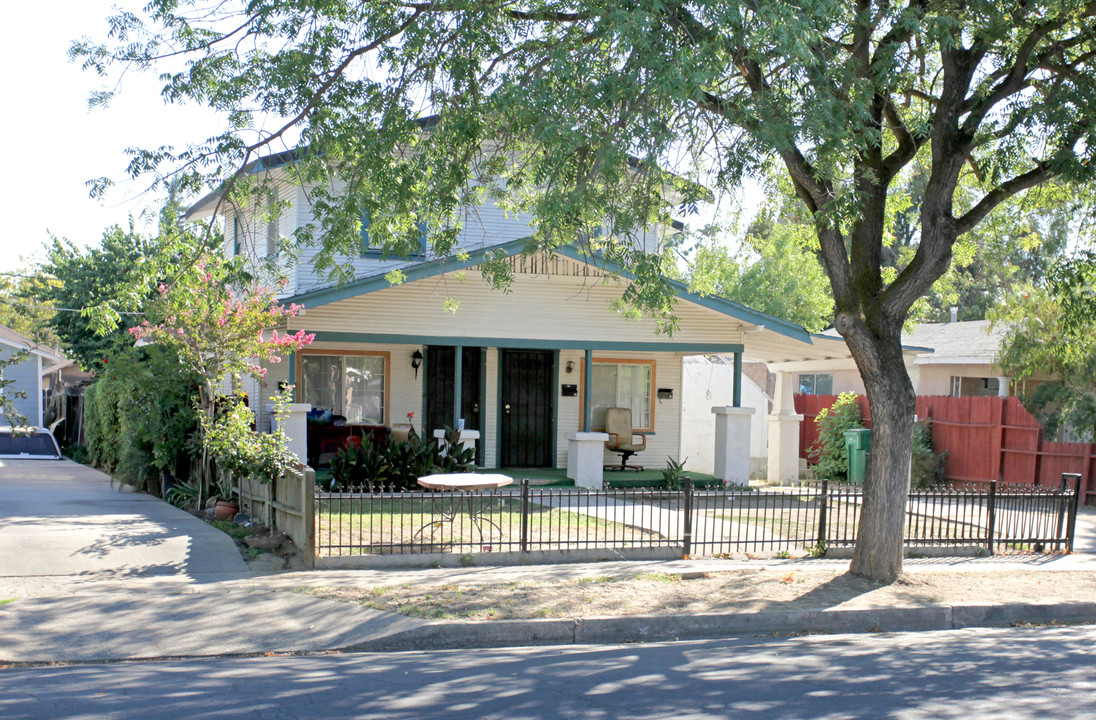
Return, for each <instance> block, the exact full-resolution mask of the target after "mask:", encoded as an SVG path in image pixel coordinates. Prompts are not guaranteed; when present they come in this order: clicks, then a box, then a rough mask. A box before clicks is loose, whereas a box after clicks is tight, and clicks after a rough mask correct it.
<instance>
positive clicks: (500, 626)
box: [0, 554, 1096, 663]
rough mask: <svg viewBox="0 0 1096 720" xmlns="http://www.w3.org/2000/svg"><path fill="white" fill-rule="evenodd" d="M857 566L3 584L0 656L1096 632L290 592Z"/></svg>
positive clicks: (986, 619) (1006, 607)
mask: <svg viewBox="0 0 1096 720" xmlns="http://www.w3.org/2000/svg"><path fill="white" fill-rule="evenodd" d="M847 566H848V561H839V560H825V559H823V560H784V561H780V560H778V561H748V562H735V561H728V560H718V559H703V560H678V561H649V562H644V561H620V562H601V563H583V564H568V565H526V566H513V567H473V568H461V569H433V568H430V569H401V570H342V571H321V572H289V573H280V574H273V575H244V576H239V577H235V578H232V579H219V580H214V581H210V580H208V579H203V578H191V577H188V576H185V575H174V576H162V577H148V576H144V577H141V576H122V577H120V576H110V575H98V576H96V575H86V576H81V577H76V578H62V577H38V578H0V601H3V600H5V599H12V598H14V601H13V602H9V603H7V604H5V605H3V606H0V660H3V661H7V662H28V663H34V662H59V661H95V660H120V659H142V658H160V657H187V656H216V655H228V654H263V653H280V652H305V653H307V652H320V651H325V650H425V649H438V648H457V647H463V648H473V647H499V646H518V645H539V644H569V643H621V642H643V641H653V640H672V639H686V638H718V637H730V636H736V635H744V634H745V635H754V634H769V633H802V632H879V631H888V632H889V631H911V630H939V629H948V628H958V627H977V626H1000V625H1008V624H1011V623H1014V622H1032V623H1046V622H1062V623H1077V622H1096V603H1069V604H1031V603H1007V602H1005V603H994V604H977V605H963V606H950V605H938V606H929V607H924V606H921V607H904V608H903V607H872V608H864V609H855V610H849V609H825V610H780V611H766V612H743V613H733V614H712V615H683V614H679V615H657V616H651V615H648V616H624V617H615V618H594V619H581V620H580V619H569V618H567V619H546V620H493V621H488V622H470V621H441V622H434V621H430V622H428V621H424V620H419V619H415V618H410V617H405V616H402V615H394V614H391V613H385V612H381V611H378V610H372V609H368V608H363V607H361V606H357V605H352V604H348V603H340V602H336V601H333V600H325V599H317V598H313V597H310V596H308V595H304V594H301V593H299V592H294V591H295V590H300V589H304V588H316V587H381V586H386V587H393V586H398V585H403V584H411V585H439V584H460V583H496V582H497V583H508V582H513V581H516V580H531V579H536V580H543V581H560V580H573V579H578V578H582V577H593V576H604V575H609V576H620V577H624V576H630V575H634V574H637V573H650V572H718V571H726V570H734V569H742V568H748V569H761V568H772V569H780V570H781V571H791V570H795V569H802V570H807V569H832V570H835V571H842V570H844V569H845V568H847ZM906 568H907V570H908V571H909V572H911V573H918V572H926V571H935V570H952V571H962V572H978V573H994V572H1007V571H1009V570H1028V571H1030V570H1039V571H1045V572H1055V571H1062V570H1086V571H1093V572H1096V556H1092V555H1088V554H1084V555H1080V554H1075V555H1071V556H1055V557H1049V556H1024V557H1020V558H1009V557H994V558H935V559H911V560H909V561H907V564H906Z"/></svg>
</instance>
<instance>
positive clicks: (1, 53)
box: [0, 0, 220, 272]
mask: <svg viewBox="0 0 1096 720" xmlns="http://www.w3.org/2000/svg"><path fill="white" fill-rule="evenodd" d="M115 5H118V6H122V7H126V8H129V9H139V8H140V6H141V5H142V2H133V1H132V0H59V1H58V2H50V3H8V4H6V6H5V8H4V23H3V30H0V33H2V36H0V37H2V38H3V40H2V42H0V67H3V68H5V71H4V76H3V82H2V86H0V87H2V88H3V95H4V97H5V103H4V104H5V111H4V112H2V113H0V127H2V128H3V134H4V136H5V137H6V138H7V146H6V147H5V148H4V151H3V154H4V158H5V161H6V162H5V172H4V173H2V175H0V183H2V185H0V189H2V191H3V194H2V195H0V197H3V205H4V209H5V213H4V214H5V223H4V225H3V229H2V230H0V272H12V271H15V270H17V269H22V268H25V267H26V266H27V263H28V262H33V261H36V260H41V259H42V258H43V257H44V252H43V248H44V246H45V245H46V244H47V243H48V242H49V233H53V234H54V235H57V236H60V237H65V238H68V239H69V240H71V241H72V242H74V243H76V244H78V245H81V246H84V245H87V244H88V243H91V244H97V243H98V241H99V238H100V237H101V236H102V233H103V230H104V229H106V228H107V227H109V226H111V225H114V224H120V225H123V226H125V225H126V224H127V223H128V222H129V216H130V214H131V213H140V211H141V210H142V209H144V208H145V207H156V206H157V205H158V202H157V198H155V197H149V196H148V195H147V194H144V193H143V192H142V191H143V190H144V187H143V186H141V185H137V184H133V183H127V182H124V179H125V167H126V164H127V162H128V156H127V155H126V153H125V150H126V148H127V147H134V146H138V147H150V146H151V147H156V146H159V145H163V144H173V145H175V146H176V147H181V146H182V145H184V144H185V143H186V141H187V140H188V139H190V140H193V139H202V138H205V137H208V136H210V135H212V134H214V133H215V132H217V131H218V130H219V128H220V124H219V123H218V121H217V118H216V116H215V115H214V114H213V113H212V112H210V111H208V110H206V109H204V108H187V107H182V108H180V107H175V106H173V107H168V106H165V105H164V103H163V101H162V100H161V99H160V97H159V86H158V84H157V83H156V82H155V78H154V77H152V76H149V77H145V76H132V75H131V76H129V77H127V78H125V82H124V83H123V86H122V87H123V92H122V95H121V97H119V98H117V99H116V100H115V101H114V102H113V103H112V104H111V106H110V107H109V108H106V109H102V108H100V109H95V110H89V109H88V106H87V99H88V95H89V93H90V92H91V91H92V90H95V89H101V88H104V87H106V86H107V84H108V83H107V82H105V81H104V80H102V79H101V78H99V77H98V76H97V75H96V74H95V73H94V72H90V71H83V70H82V69H81V68H80V65H79V63H73V62H69V60H68V57H67V51H68V47H69V44H70V43H71V42H72V41H73V40H76V39H79V38H80V37H82V36H85V35H87V36H91V37H93V38H97V39H103V38H105V37H106V33H107V24H106V20H105V18H106V17H107V16H108V15H109V14H110V13H111V8H112V7H113V6H115ZM101 176H108V177H111V178H113V179H115V180H116V181H117V182H118V186H117V187H116V188H114V189H112V190H111V191H109V192H108V195H107V196H106V197H105V198H104V200H103V201H98V200H92V199H90V198H89V197H88V188H87V186H86V184H85V183H86V182H87V181H88V180H90V179H92V178H96V177H101Z"/></svg>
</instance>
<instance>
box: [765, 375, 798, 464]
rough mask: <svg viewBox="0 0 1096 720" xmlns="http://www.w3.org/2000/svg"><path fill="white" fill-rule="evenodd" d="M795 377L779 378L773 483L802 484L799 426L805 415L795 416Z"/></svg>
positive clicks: (772, 434)
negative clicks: (798, 482) (800, 480)
mask: <svg viewBox="0 0 1096 720" xmlns="http://www.w3.org/2000/svg"><path fill="white" fill-rule="evenodd" d="M794 379H795V376H794V375H793V374H792V373H789V372H778V373H777V374H776V397H775V398H774V399H773V412H772V414H771V415H769V417H768V418H767V419H768V421H769V474H768V480H769V482H771V483H785V482H797V481H798V480H799V423H801V422H802V421H803V416H802V415H796V414H795V397H794V395H795V385H794V384H793V381H794Z"/></svg>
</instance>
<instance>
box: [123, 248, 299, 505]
mask: <svg viewBox="0 0 1096 720" xmlns="http://www.w3.org/2000/svg"><path fill="white" fill-rule="evenodd" d="M233 279H240V275H239V273H238V268H237V267H236V266H235V265H234V264H233V263H232V262H231V261H228V260H226V259H224V258H222V257H220V256H217V255H211V254H210V255H204V256H201V257H199V258H198V259H197V260H196V261H195V262H194V264H193V265H192V266H190V267H189V268H186V269H185V270H184V271H182V272H181V273H180V275H178V276H177V277H176V278H175V280H174V282H173V283H172V284H171V285H170V286H169V285H166V284H161V285H160V286H159V296H158V297H157V298H156V299H155V300H154V301H153V302H152V303H151V307H149V308H148V311H147V315H148V316H149V317H150V318H152V319H148V320H145V321H143V322H142V323H141V324H139V325H137V326H135V327H133V328H131V329H130V333H131V334H132V335H133V336H134V337H135V338H137V339H139V340H145V341H148V342H154V343H162V344H164V345H166V346H169V347H171V348H172V349H173V350H174V351H175V353H176V354H177V356H178V359H179V363H180V364H181V365H182V366H183V367H184V368H185V369H186V370H188V371H190V372H192V373H194V375H195V376H196V377H198V378H199V379H200V382H199V389H198V395H197V397H195V398H194V403H195V407H196V409H197V411H198V418H199V428H200V436H201V442H202V450H203V453H202V454H203V456H202V462H201V489H202V492H203V494H205V493H207V492H208V491H209V489H210V485H211V481H212V474H211V471H210V467H209V463H208V460H209V458H210V457H211V456H212V457H213V458H214V459H216V460H217V461H218V462H219V464H220V465H221V466H222V467H225V468H231V469H236V470H239V469H241V468H244V467H246V466H248V464H249V463H250V464H256V463H255V462H253V461H254V460H255V459H256V458H259V459H261V461H262V462H260V463H258V464H260V465H262V467H263V468H264V473H263V474H264V476H265V477H264V479H266V480H269V479H272V476H273V475H276V474H277V473H276V472H273V471H270V468H271V463H272V462H273V463H274V464H278V463H280V469H281V470H282V471H284V470H285V469H286V467H285V466H287V464H288V462H289V460H288V458H289V454H288V452H287V451H286V449H285V438H284V436H283V435H281V434H274V435H271V436H270V438H271V440H272V441H273V442H274V444H275V446H272V447H268V445H270V442H267V441H266V439H264V438H260V437H258V434H257V433H255V432H254V431H252V430H251V429H250V425H251V422H250V420H248V421H247V422H244V421H243V420H242V415H241V413H242V412H243V410H242V409H241V408H239V407H238V405H239V401H238V400H239V399H238V398H234V397H233V396H232V393H222V392H221V387H222V383H224V382H225V381H226V379H231V380H232V381H233V382H234V383H237V382H238V381H239V380H240V378H242V377H243V376H244V375H251V376H253V377H256V378H259V379H260V380H262V378H264V377H265V376H266V368H265V367H263V363H264V362H265V363H279V362H281V356H282V354H283V353H292V352H295V351H297V350H299V349H300V348H302V347H304V346H306V345H308V344H310V343H311V342H312V340H313V339H314V337H315V336H314V335H311V334H307V333H305V332H304V331H303V330H299V331H297V332H296V333H289V332H288V331H286V332H283V333H281V334H279V333H278V331H277V329H276V328H278V327H280V326H284V325H285V323H286V321H287V320H288V319H289V318H291V317H294V316H295V315H297V313H298V312H300V310H301V306H300V305H296V304H291V305H289V306H284V305H282V304H280V303H279V302H278V300H277V295H276V290H275V288H272V287H267V286H261V285H257V284H251V285H247V286H244V287H243V288H242V289H235V288H234V287H233V285H232V284H231V281H232V280H233ZM247 412H248V413H250V411H247ZM278 445H280V446H278ZM277 469H278V468H275V470H277ZM268 471H269V472H268Z"/></svg>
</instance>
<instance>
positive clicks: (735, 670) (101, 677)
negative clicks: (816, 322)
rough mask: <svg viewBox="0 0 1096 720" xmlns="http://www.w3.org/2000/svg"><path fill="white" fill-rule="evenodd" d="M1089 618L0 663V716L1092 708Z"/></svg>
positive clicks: (926, 713) (1092, 712)
mask: <svg viewBox="0 0 1096 720" xmlns="http://www.w3.org/2000/svg"><path fill="white" fill-rule="evenodd" d="M1094 641H1096V628H1093V627H1068V628H1060V627H1053V628H1048V627H1042V628H1004V629H988V630H987V629H979V630H974V629H972V630H953V631H944V632H925V633H902V634H882V635H880V634H877V635H825V636H821V635H819V636H806V637H796V638H741V639H735V640H719V641H693V642H678V643H654V644H646V645H617V646H577V647H576V646H568V647H546V648H519V649H499V650H476V651H467V650H450V651H436V652H416V653H384V654H378V653H360V654H342V655H312V656H281V657H255V658H211V659H195V660H187V661H162V662H140V663H122V664H111V665H77V666H71V667H50V668H33V669H17V668H15V669H8V670H6V671H3V672H0V717H3V718H8V719H10V720H31V719H33V720H50V719H53V718H66V719H69V720H91V719H92V718H94V719H95V720H113V719H115V718H141V719H142V720H159V719H161V718H163V719H168V718H170V719H171V720H177V719H178V718H233V719H241V720H242V719H246V718H254V719H262V720H278V719H282V718H284V719H286V720H289V719H297V718H324V719H325V720H327V719H336V718H385V719H392V720H398V719H401V718H415V719H422V718H450V719H455V718H500V719H501V718H508V719H511V718H529V719H533V720H539V719H547V718H638V719H646V718H675V719H678V720H687V719H689V720H691V719H694V718H695V719H705V720H707V719H710V718H735V719H736V720H750V719H753V718H757V719H758V720H761V719H762V718H763V719H764V720H792V719H800V718H825V719H828V720H851V719H855V718H873V719H878V718H888V719H894V720H921V719H926V720H928V719H930V718H931V719H934V720H936V719H947V718H962V719H963V720H982V719H983V718H984V719H986V720H989V719H990V718H992V719H993V720H1001V719H1002V718H1007V719H1013V718H1016V719H1029V718H1030V719H1032V720H1035V719H1038V720H1047V719H1049V718H1054V719H1060V718H1065V719H1069V718H1092V717H1096V675H1094V674H1093V660H1094Z"/></svg>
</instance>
